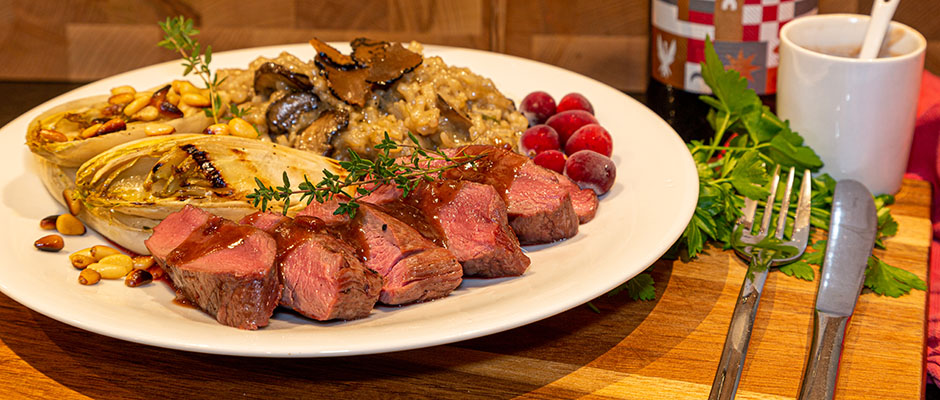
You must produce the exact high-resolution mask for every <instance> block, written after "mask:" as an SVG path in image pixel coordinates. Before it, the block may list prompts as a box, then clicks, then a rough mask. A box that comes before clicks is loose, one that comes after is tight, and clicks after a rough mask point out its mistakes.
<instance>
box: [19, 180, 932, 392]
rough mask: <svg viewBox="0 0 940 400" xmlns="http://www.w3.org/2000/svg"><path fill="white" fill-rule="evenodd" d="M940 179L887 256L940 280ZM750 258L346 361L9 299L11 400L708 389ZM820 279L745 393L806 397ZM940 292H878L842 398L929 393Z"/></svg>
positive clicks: (710, 260) (767, 328)
mask: <svg viewBox="0 0 940 400" xmlns="http://www.w3.org/2000/svg"><path fill="white" fill-rule="evenodd" d="M929 204H930V188H929V186H928V185H927V184H926V183H923V182H917V181H906V182H905V184H904V187H903V188H902V191H901V192H900V193H899V194H898V196H897V203H896V205H895V206H893V208H892V209H893V212H894V215H895V218H896V219H897V220H898V221H899V222H900V230H899V233H898V235H897V236H896V237H895V238H893V239H891V240H890V241H888V249H887V251H879V252H878V253H879V255H880V256H882V257H883V259H884V260H885V261H887V262H889V263H891V264H893V265H896V266H899V267H902V268H904V269H907V270H909V271H911V272H914V273H915V274H917V275H918V276H920V277H921V278H923V279H926V274H927V254H928V246H929V240H930V222H929V212H928V210H929ZM745 267H746V266H745V264H743V263H742V262H741V261H740V260H739V259H738V258H737V257H735V256H734V255H733V254H731V253H729V252H723V251H718V250H715V249H711V251H710V252H709V254H707V255H705V256H703V257H701V258H699V259H697V260H695V261H693V262H691V263H683V262H672V261H659V262H658V263H657V264H656V267H655V269H654V270H653V276H654V278H655V279H656V283H657V284H656V297H657V300H656V301H650V302H634V301H631V300H630V299H629V297H628V296H626V295H625V294H621V295H617V296H612V297H608V296H602V297H601V298H598V299H596V300H595V301H594V304H595V305H596V306H597V307H598V308H599V309H600V312H594V311H591V310H590V309H589V308H588V307H586V306H580V307H577V308H575V309H572V310H570V311H568V312H565V313H562V314H560V315H557V316H555V317H552V318H548V319H546V320H543V321H540V322H537V323H534V324H531V325H528V326H524V327H521V328H517V329H514V330H511V331H507V332H503V333H499V334H495V335H491V336H487V337H483V338H479V339H474V340H469V341H465V342H459V343H454V344H451V345H444V346H438V347H432V348H426V349H419V350H412V351H405V352H397V353H391V354H380V355H370V356H356V357H345V358H322V359H256V358H241V357H233V356H219V355H205V354H196V353H186V352H181V351H175V350H167V349H162V348H155V347H150V346H145V345H139V344H134V343H130V342H124V341H121V340H117V339H112V338H109V337H105V336H101V335H97V334H93V333H89V332H86V331H83V330H80V329H77V328H73V327H71V326H69V325H65V324H62V323H60V322H57V321H54V320H52V319H49V318H47V317H45V316H43V315H41V314H38V313H36V312H33V311H31V310H29V309H28V308H26V307H23V306H21V305H20V304H18V303H16V302H14V301H13V300H11V299H9V298H8V297H6V296H3V295H0V320H2V321H3V323H2V324H0V393H2V394H0V397H4V398H7V397H10V396H11V395H15V397H25V398H56V399H70V398H83V397H86V396H87V397H91V398H119V399H133V398H231V397H248V398H259V397H264V398H306V397H329V398H335V397H338V396H341V397H343V398H347V397H369V398H378V397H389V396H391V397H403V398H434V399H439V398H487V399H490V398H510V397H516V396H523V397H528V398H572V397H583V396H587V397H589V398H628V399H680V398H695V399H701V398H705V397H706V396H707V393H708V390H709V387H710V384H711V380H712V376H713V373H714V370H715V367H716V365H717V362H718V357H719V354H720V351H721V347H722V343H723V341H724V337H725V333H726V331H727V326H728V321H729V319H730V315H731V310H732V308H733V307H734V303H735V299H736V297H737V294H738V288H739V286H740V284H741V281H742V279H743V277H744V272H745ZM815 291H816V282H806V281H802V280H798V279H795V278H791V277H788V276H785V275H783V274H782V273H779V272H775V273H772V274H771V275H770V277H769V278H768V280H767V284H766V287H765V291H764V295H763V299H762V300H761V307H760V311H759V313H758V315H757V320H756V322H755V330H754V333H753V337H752V338H751V345H750V350H749V354H748V360H747V364H746V365H745V368H744V375H743V378H742V381H741V385H740V389H739V391H738V398H739V399H778V398H781V399H782V398H793V397H794V396H795V395H796V393H797V388H798V385H799V381H800V374H801V371H802V366H803V362H804V359H805V357H806V353H807V349H808V343H809V336H810V334H811V332H812V326H811V322H812V319H811V311H812V308H813V302H814V299H815ZM925 309H926V294H925V292H921V291H914V292H912V293H911V294H910V295H908V296H905V297H902V298H899V299H894V298H886V297H879V296H877V295H874V294H871V293H865V294H863V295H862V297H861V299H860V301H859V303H858V306H857V308H856V313H855V316H854V317H853V318H852V321H851V323H850V325H849V329H848V333H847V335H846V339H845V351H844V356H843V361H842V367H841V373H840V379H839V387H838V392H837V398H839V399H853V398H858V399H862V398H864V399H911V398H920V397H921V396H922V392H923V387H924V386H923V359H924V324H925V317H926V315H925Z"/></svg>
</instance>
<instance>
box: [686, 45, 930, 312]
mask: <svg viewBox="0 0 940 400" xmlns="http://www.w3.org/2000/svg"><path fill="white" fill-rule="evenodd" d="M702 77H703V78H704V79H705V83H706V84H708V86H709V87H710V88H711V89H712V92H713V93H714V95H713V96H701V97H700V98H701V100H702V101H704V102H705V103H707V104H708V105H710V106H711V107H712V109H711V111H710V112H709V114H708V122H709V123H710V124H711V126H712V128H713V129H714V131H715V135H714V136H713V137H712V139H711V141H710V142H709V143H704V142H700V141H693V142H691V143H689V144H688V147H689V152H691V153H692V158H693V159H694V160H695V163H696V167H697V168H698V174H699V198H698V205H697V207H696V209H695V214H694V215H693V216H692V220H691V221H690V222H689V225H688V227H686V229H685V232H683V234H682V236H681V237H680V239H679V241H678V242H677V243H676V246H675V247H674V250H680V249H682V248H684V249H685V251H686V254H687V255H688V256H689V257H695V256H696V255H698V254H699V253H701V252H702V251H703V250H704V248H705V243H706V242H716V243H719V244H720V245H721V246H722V247H723V248H730V242H731V231H732V228H733V226H734V223H735V221H736V220H737V219H738V217H739V216H740V215H741V211H740V210H741V207H742V206H743V204H744V197H748V198H751V199H755V200H758V201H761V200H762V199H766V198H767V196H768V195H769V194H770V192H769V191H768V189H767V188H766V186H767V185H768V182H769V181H770V178H771V173H769V172H768V171H770V170H772V169H773V168H774V166H775V165H780V166H781V167H782V168H783V169H787V168H789V167H795V168H796V169H797V170H798V171H800V170H804V169H810V170H812V171H816V170H818V169H819V168H820V167H822V161H821V160H820V159H819V156H818V155H816V152H814V151H813V149H811V148H809V147H807V146H806V145H804V144H803V138H802V137H801V136H800V135H799V134H798V133H796V132H794V131H792V130H791V129H790V127H789V124H788V123H787V122H784V121H781V120H780V118H778V117H777V116H776V115H774V114H773V112H771V111H770V108H769V107H767V106H765V105H763V104H762V103H761V100H760V98H759V97H758V96H757V94H756V93H755V92H754V91H753V90H751V89H748V88H747V79H745V78H743V77H741V76H740V75H739V74H738V72H737V71H734V70H725V68H724V66H723V65H722V63H721V60H720V59H719V58H718V54H716V53H715V49H714V46H713V45H712V43H711V41H710V40H707V41H706V43H705V62H703V63H702ZM812 179H813V182H812V186H813V197H812V212H811V216H812V217H811V224H812V226H813V227H814V228H815V229H821V230H827V229H828V228H829V219H830V210H831V209H832V195H833V191H834V190H835V185H836V181H835V180H834V179H833V178H832V177H830V176H829V175H827V174H821V175H817V176H816V177H814V178H812ZM792 195H793V196H794V199H792V201H795V197H796V196H797V194H796V193H793V194H792ZM893 202H894V197H893V196H890V195H879V196H876V197H875V205H876V206H877V208H878V237H877V241H876V243H875V245H876V247H877V248H882V249H883V248H884V239H885V238H887V237H890V236H893V235H895V234H896V233H897V229H898V224H897V222H896V221H895V220H894V218H893V217H892V216H891V212H890V210H889V209H888V208H887V207H886V206H887V205H890V204H891V203H893ZM794 212H795V211H791V218H792V214H793V213H794ZM811 247H812V249H813V250H814V251H812V252H807V253H806V254H804V256H803V257H802V259H801V260H799V261H797V262H794V263H792V264H789V265H784V266H782V267H781V268H780V270H781V272H783V273H785V274H787V275H790V276H795V277H797V278H800V279H805V280H813V279H814V278H815V270H814V268H813V267H812V265H816V266H820V265H821V264H822V258H823V254H824V251H825V241H824V240H820V241H816V242H815V243H812V244H811ZM865 286H866V287H867V288H869V289H871V291H873V292H875V293H877V294H880V295H887V296H892V297H898V296H901V295H903V294H906V293H908V292H910V291H911V289H918V290H926V284H925V283H924V281H923V280H921V279H920V278H918V277H917V276H915V275H914V274H912V273H910V272H907V271H905V270H903V269H900V268H896V267H893V266H890V265H888V264H886V263H885V262H884V261H882V260H880V259H878V258H877V257H875V256H871V258H869V260H868V267H867V269H866V278H865Z"/></svg>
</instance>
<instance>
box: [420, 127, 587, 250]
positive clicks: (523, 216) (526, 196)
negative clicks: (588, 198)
mask: <svg viewBox="0 0 940 400" xmlns="http://www.w3.org/2000/svg"><path fill="white" fill-rule="evenodd" d="M447 153H448V155H450V156H452V157H455V156H458V155H459V154H466V155H471V156H475V155H483V158H481V159H479V160H477V161H476V162H475V164H476V166H475V167H472V168H471V167H464V168H454V169H450V170H447V171H445V172H444V174H443V175H444V177H445V178H448V179H458V180H466V181H471V182H477V183H482V184H486V185H490V186H493V187H494V188H496V192H497V193H498V194H499V195H500V196H502V198H503V200H504V201H505V202H506V207H507V212H508V216H509V225H510V226H512V229H513V231H514V232H515V233H516V236H517V237H518V238H519V242H520V243H522V244H541V243H551V242H554V241H558V240H562V239H567V238H570V237H572V236H574V235H576V234H577V233H578V215H577V213H576V212H575V209H574V205H573V204H572V201H571V196H570V194H569V191H568V189H566V188H565V187H564V186H563V184H562V183H560V182H559V181H558V178H557V177H556V176H555V175H554V174H553V173H552V171H549V170H547V169H545V168H542V167H540V166H538V165H535V163H534V162H532V160H530V159H529V158H528V157H526V156H523V155H520V154H516V153H514V152H512V151H511V150H507V149H504V148H501V147H494V146H483V145H472V146H465V147H461V148H457V149H451V150H447ZM440 162H441V161H438V163H440Z"/></svg>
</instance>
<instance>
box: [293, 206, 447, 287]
mask: <svg viewBox="0 0 940 400" xmlns="http://www.w3.org/2000/svg"><path fill="white" fill-rule="evenodd" d="M338 203H339V200H336V199H334V200H331V201H328V202H325V203H323V204H321V203H317V202H313V203H310V205H309V206H307V208H306V209H304V210H303V211H301V212H300V213H298V216H303V215H309V216H314V217H318V218H320V219H322V220H324V221H327V223H328V224H329V225H330V226H331V227H332V228H333V229H335V230H338V231H345V233H343V232H340V233H339V234H340V235H341V236H346V237H348V236H350V235H351V233H350V232H349V231H351V230H352V231H356V232H355V234H359V235H362V239H363V240H364V245H365V246H364V252H363V256H364V258H365V266H366V267H368V268H371V269H373V270H375V271H376V272H378V273H379V274H380V275H382V277H383V278H384V283H383V286H382V292H381V294H380V296H379V301H380V302H382V303H384V304H389V305H399V304H407V303H413V302H417V301H426V300H432V299H436V298H440V297H444V296H447V295H448V294H450V292H452V291H453V290H454V289H456V288H457V286H459V285H460V282H461V280H462V278H461V277H462V275H463V269H462V267H461V265H460V263H458V262H457V259H456V258H455V257H454V255H453V254H452V253H451V252H450V251H448V250H446V249H444V248H443V247H440V246H438V245H435V244H434V243H432V242H431V241H430V240H428V239H426V238H425V237H424V236H422V235H421V234H420V233H418V232H417V231H415V230H414V229H412V228H411V227H409V226H408V225H406V224H405V223H404V222H402V221H400V220H398V219H396V218H394V217H392V216H391V215H389V214H387V213H385V212H383V211H382V210H381V207H380V206H375V205H372V204H368V203H361V204H360V206H359V209H358V211H357V212H356V216H355V218H352V219H350V218H348V217H346V216H345V215H344V216H338V215H335V214H333V212H334V211H335V210H336V207H337V206H338Z"/></svg>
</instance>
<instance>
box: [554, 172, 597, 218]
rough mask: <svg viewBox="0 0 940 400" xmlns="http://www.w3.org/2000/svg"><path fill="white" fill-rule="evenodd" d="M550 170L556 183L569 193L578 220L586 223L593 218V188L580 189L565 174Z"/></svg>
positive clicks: (595, 198)
mask: <svg viewBox="0 0 940 400" xmlns="http://www.w3.org/2000/svg"><path fill="white" fill-rule="evenodd" d="M551 172H552V173H553V174H555V178H557V179H558V183H560V184H561V186H562V187H564V188H565V189H567V190H568V194H569V195H571V204H572V205H573V206H574V213H575V214H577V215H578V222H579V223H582V224H586V223H587V222H588V221H590V220H592V219H594V215H595V214H597V203H598V201H597V193H594V190H591V189H581V188H580V187H578V184H576V183H574V182H572V181H571V179H568V177H567V176H564V175H562V174H559V173H557V172H555V171H551Z"/></svg>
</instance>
